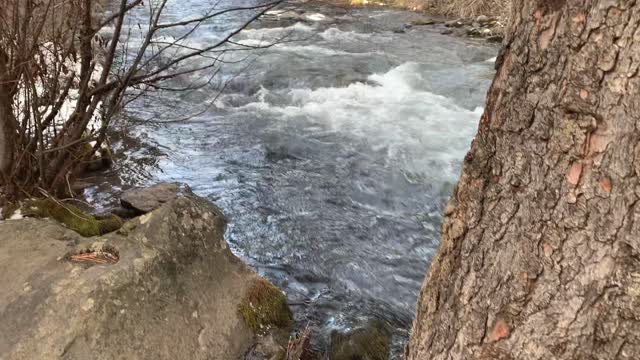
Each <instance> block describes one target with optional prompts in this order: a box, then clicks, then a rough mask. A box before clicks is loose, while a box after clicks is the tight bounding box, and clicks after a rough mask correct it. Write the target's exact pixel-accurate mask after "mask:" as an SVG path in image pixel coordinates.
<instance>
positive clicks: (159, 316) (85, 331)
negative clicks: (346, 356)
mask: <svg viewBox="0 0 640 360" xmlns="http://www.w3.org/2000/svg"><path fill="white" fill-rule="evenodd" d="M224 227H225V220H224V217H223V215H222V214H221V212H220V211H219V210H218V209H216V208H215V207H213V206H212V205H210V204H208V203H207V202H205V201H204V200H202V199H199V198H195V197H177V198H174V199H172V200H168V202H167V203H165V204H164V205H163V206H162V207H160V208H159V209H157V210H155V211H153V212H150V213H148V214H146V215H143V216H141V217H139V218H136V219H134V220H131V221H129V222H127V223H125V225H124V227H123V228H122V229H121V230H119V231H118V233H111V234H108V235H105V236H100V237H94V238H82V237H80V236H79V235H77V234H76V233H74V232H72V231H70V230H68V229H66V228H64V227H63V226H61V225H58V224H57V223H55V222H53V221H50V220H38V219H23V220H13V221H1V222H0V234H1V235H0V289H2V291H0V359H3V360H14V359H15V360H17V359H29V360H31V359H39V360H42V359H220V360H228V359H238V358H241V357H242V356H243V354H245V353H246V352H247V350H248V349H249V348H250V347H251V345H252V344H253V342H254V335H253V333H252V332H251V330H250V329H249V328H248V327H247V326H246V325H245V323H244V322H243V320H242V319H241V317H240V315H239V314H238V311H237V307H238V304H239V303H240V301H241V299H242V297H243V296H244V293H245V292H246V289H247V287H248V286H249V284H250V283H252V282H253V281H254V280H255V279H257V278H258V276H257V275H256V274H255V273H254V272H253V271H252V270H250V269H249V268H248V267H247V266H246V265H245V264H243V263H242V262H241V261H240V260H239V259H238V258H236V257H235V256H234V255H233V254H232V253H231V251H230V250H229V249H228V246H227V243H226V242H225V240H224V239H223V233H224ZM88 249H109V251H111V255H112V256H113V259H116V260H117V262H115V263H114V262H113V259H111V260H112V261H109V262H105V263H95V262H76V261H73V260H72V258H71V256H72V255H73V256H76V257H77V256H78V254H80V253H86V252H87V251H89V250H88ZM104 259H108V258H104ZM76 260H77V258H76Z"/></svg>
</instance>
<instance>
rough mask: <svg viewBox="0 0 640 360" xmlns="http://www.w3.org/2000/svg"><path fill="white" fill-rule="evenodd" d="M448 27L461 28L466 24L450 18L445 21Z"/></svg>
mask: <svg viewBox="0 0 640 360" xmlns="http://www.w3.org/2000/svg"><path fill="white" fill-rule="evenodd" d="M444 26H446V27H452V28H459V27H462V26H464V24H463V23H462V22H461V21H460V20H449V21H447V22H445V23H444Z"/></svg>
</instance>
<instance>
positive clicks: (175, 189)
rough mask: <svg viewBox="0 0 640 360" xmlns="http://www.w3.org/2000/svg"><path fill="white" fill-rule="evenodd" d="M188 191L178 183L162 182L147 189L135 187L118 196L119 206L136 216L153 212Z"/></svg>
mask: <svg viewBox="0 0 640 360" xmlns="http://www.w3.org/2000/svg"><path fill="white" fill-rule="evenodd" d="M189 192H190V190H189V189H188V188H187V187H186V186H185V185H181V184H178V183H169V182H163V183H159V184H156V185H153V186H149V187H137V188H133V189H130V190H127V191H125V192H124V193H123V194H122V195H121V196H120V204H121V205H122V206H123V207H124V208H125V209H129V210H133V211H134V212H136V213H137V214H138V215H142V214H146V213H148V212H149V211H153V210H155V209H157V208H159V207H160V206H162V204H164V203H166V202H168V201H170V200H172V199H174V198H176V197H177V196H178V195H181V194H187V193H189Z"/></svg>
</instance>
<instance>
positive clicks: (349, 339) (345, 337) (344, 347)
mask: <svg viewBox="0 0 640 360" xmlns="http://www.w3.org/2000/svg"><path fill="white" fill-rule="evenodd" d="M390 344H391V336H390V333H389V330H388V329H387V327H386V325H385V324H384V323H383V322H382V321H379V320H372V321H369V322H368V323H367V325H366V326H364V327H361V328H358V329H355V330H353V331H352V332H350V333H347V334H340V333H338V332H337V331H335V332H333V333H332V334H331V357H330V359H331V360H354V359H355V360H387V359H389V349H390Z"/></svg>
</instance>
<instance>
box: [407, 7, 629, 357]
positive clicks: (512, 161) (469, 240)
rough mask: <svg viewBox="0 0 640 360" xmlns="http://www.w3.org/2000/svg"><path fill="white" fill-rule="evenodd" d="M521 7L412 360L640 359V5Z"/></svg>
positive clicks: (425, 298)
mask: <svg viewBox="0 0 640 360" xmlns="http://www.w3.org/2000/svg"><path fill="white" fill-rule="evenodd" d="M513 7H514V10H513V19H512V25H511V29H510V31H509V32H508V33H509V35H508V37H507V38H506V39H505V46H504V48H503V51H502V52H501V54H500V56H499V57H498V61H497V65H496V66H497V74H496V77H495V79H494V81H493V84H492V86H491V89H490V90H489V93H488V98H487V104H486V109H485V113H484V115H483V116H482V118H481V120H480V125H479V128H478V134H477V136H476V138H475V140H474V141H473V143H472V146H471V150H470V151H469V153H468V154H467V156H466V157H465V160H464V166H463V171H462V174H461V177H460V180H459V183H458V186H457V188H456V190H455V191H454V194H453V196H452V199H451V201H450V203H449V204H448V206H447V208H446V209H445V219H444V224H443V235H442V242H441V244H440V248H439V250H438V253H437V255H436V257H435V258H434V259H433V263H432V266H431V271H430V273H429V275H428V277H427V279H426V280H425V283H424V285H423V288H422V291H421V294H420V298H419V302H418V312H417V318H416V321H415V322H414V325H413V332H412V336H411V340H410V343H409V345H408V347H407V354H406V355H407V359H409V360H423V359H424V360H426V359H640V207H639V205H638V203H637V200H638V198H639V196H640V181H639V177H640V74H639V73H638V68H639V66H640V5H639V4H637V3H636V2H635V1H630V0H615V1H605V0H584V1H564V0H544V1H542V0H539V1H529V0H525V1H523V0H515V1H514V4H513Z"/></svg>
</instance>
